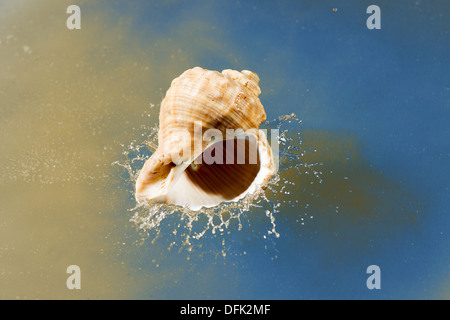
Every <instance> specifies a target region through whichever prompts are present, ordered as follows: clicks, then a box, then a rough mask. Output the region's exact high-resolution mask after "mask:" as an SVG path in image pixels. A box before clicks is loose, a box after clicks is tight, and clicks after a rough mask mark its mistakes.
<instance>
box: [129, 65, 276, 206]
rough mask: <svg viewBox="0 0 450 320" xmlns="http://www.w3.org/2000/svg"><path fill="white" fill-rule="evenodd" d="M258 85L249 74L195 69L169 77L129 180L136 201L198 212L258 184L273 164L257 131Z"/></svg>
mask: <svg viewBox="0 0 450 320" xmlns="http://www.w3.org/2000/svg"><path fill="white" fill-rule="evenodd" d="M258 83H259V77H258V76H257V75H256V74H255V73H253V72H251V71H247V70H244V71H242V72H238V71H235V70H223V71H222V73H220V72H217V71H210V70H205V69H202V68H200V67H195V68H193V69H189V70H187V71H185V72H184V73H183V74H181V76H179V77H178V78H176V79H174V80H173V81H172V83H171V86H170V88H169V89H168V91H167V93H166V96H165V97H164V99H163V101H162V102H161V109H160V115H159V123H160V126H159V131H158V148H157V150H156V151H155V152H154V154H153V155H152V156H151V157H150V159H148V160H147V161H146V163H145V164H144V167H143V168H142V170H141V171H140V173H139V177H138V179H137V182H136V199H137V201H138V202H141V201H149V200H156V201H163V202H166V203H171V204H177V205H181V206H189V207H190V208H191V209H192V210H198V209H200V208H201V207H211V206H215V205H217V204H219V203H221V202H224V201H237V200H239V199H241V198H243V197H244V196H245V195H246V194H248V193H251V192H255V191H256V190H257V188H258V187H261V186H263V185H264V184H265V183H266V182H267V180H268V179H269V178H270V176H272V175H273V173H274V171H275V165H274V159H273V155H272V151H271V148H270V146H269V144H268V142H267V138H266V135H265V134H264V132H263V131H262V130H259V126H260V125H261V123H262V122H263V121H265V119H266V113H265V111H264V107H263V105H262V104H261V102H260V100H259V98H258V96H259V95H260V93H261V90H260V88H259V85H258ZM205 137H209V138H205ZM221 159H222V161H220V160H221Z"/></svg>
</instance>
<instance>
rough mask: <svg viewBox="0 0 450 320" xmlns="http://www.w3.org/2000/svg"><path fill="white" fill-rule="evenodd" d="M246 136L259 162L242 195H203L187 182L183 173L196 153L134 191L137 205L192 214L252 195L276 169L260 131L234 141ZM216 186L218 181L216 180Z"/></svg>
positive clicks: (205, 193) (199, 189)
mask: <svg viewBox="0 0 450 320" xmlns="http://www.w3.org/2000/svg"><path fill="white" fill-rule="evenodd" d="M246 137H253V139H254V141H255V144H256V147H257V151H258V156H259V159H260V166H259V171H258V173H257V175H256V177H255V178H254V179H253V181H252V182H251V184H250V185H249V186H248V187H247V188H246V189H245V191H244V192H242V193H240V194H238V195H237V196H235V197H234V198H232V199H226V198H224V197H223V196H221V195H220V194H210V193H207V192H205V191H204V190H202V189H201V188H200V187H198V186H196V185H195V184H193V183H192V182H191V181H189V180H188V179H187V177H186V174H185V170H186V169H187V168H188V167H189V166H190V165H191V164H192V163H193V161H194V159H196V158H197V157H198V156H199V154H197V155H196V156H195V157H193V158H192V160H190V161H186V162H183V163H181V164H179V165H177V166H174V167H173V168H172V169H171V170H170V173H169V174H168V175H167V177H166V178H165V179H163V180H160V181H158V182H156V183H154V184H151V185H149V186H148V187H146V188H145V189H144V190H142V191H140V192H136V200H137V202H139V203H141V202H144V201H155V202H163V203H167V204H174V205H179V206H182V207H187V208H189V209H190V210H192V211H199V210H201V209H202V208H211V207H215V206H217V205H219V204H221V203H224V202H237V201H239V200H241V199H243V198H245V197H246V196H247V195H249V194H254V193H256V192H257V191H259V190H260V189H261V188H264V186H265V185H266V184H267V183H268V181H269V180H270V178H271V177H272V176H273V175H274V173H275V171H276V167H275V163H274V158H273V154H272V149H271V147H270V146H269V144H268V141H267V138H266V135H265V133H264V132H263V131H262V130H258V134H257V135H255V134H253V133H245V134H243V135H240V136H236V137H235V138H236V139H245V138H246ZM217 142H218V141H214V142H213V143H211V144H210V145H212V144H214V143H217ZM210 145H209V146H210ZM209 146H208V147H209ZM208 147H206V148H205V150H206V149H208ZM203 152H204V151H202V153H203ZM224 165H226V164H224ZM217 183H221V182H220V181H217Z"/></svg>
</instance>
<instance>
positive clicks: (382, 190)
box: [108, 1, 450, 299]
mask: <svg viewBox="0 0 450 320" xmlns="http://www.w3.org/2000/svg"><path fill="white" fill-rule="evenodd" d="M371 4H377V5H379V7H380V8H381V29H380V30H369V29H368V28H367V27H366V20H367V18H368V17H369V14H367V13H366V8H367V7H368V6H369V5H371ZM108 5H111V10H113V12H115V13H116V14H117V17H118V19H119V18H120V17H126V18H128V19H130V21H131V22H130V23H131V26H132V29H133V30H134V35H135V36H136V37H138V38H139V39H140V41H142V42H146V41H147V42H152V41H153V39H152V38H151V36H148V35H149V34H150V35H152V34H158V37H160V38H174V39H176V41H178V42H177V44H176V45H174V48H177V49H181V52H189V53H193V57H194V61H192V62H189V63H188V62H187V63H186V65H185V66H183V68H185V69H187V68H189V67H193V66H194V65H191V64H192V63H193V64H195V65H199V66H202V67H204V68H208V69H213V70H222V69H226V68H231V69H237V70H242V69H248V70H252V71H254V72H256V73H258V75H259V77H260V79H261V82H260V86H261V89H262V94H261V97H260V98H261V101H262V103H263V105H264V106H265V108H266V112H267V116H268V119H275V118H277V117H278V116H280V115H285V114H290V113H295V114H296V115H297V117H298V118H299V119H301V120H302V125H301V126H299V127H297V128H295V127H294V128H293V129H290V130H292V131H294V132H301V133H302V132H303V133H304V136H303V140H302V141H303V143H304V144H305V145H306V144H308V145H312V146H313V147H314V146H316V147H318V148H319V149H320V150H319V151H318V153H319V156H318V157H319V159H318V160H320V162H322V163H323V171H324V173H323V183H322V184H314V185H313V186H312V187H309V188H310V189H308V188H306V189H305V188H304V186H301V187H300V186H299V187H298V188H296V189H294V190H293V191H292V193H291V195H290V196H289V199H290V200H298V201H299V202H300V203H301V205H298V206H294V207H290V206H288V205H283V206H281V208H280V212H278V213H277V214H276V231H277V233H278V234H279V237H275V236H273V235H270V234H269V235H268V234H267V232H266V231H267V230H270V228H271V226H270V225H269V224H268V222H267V220H266V219H262V218H258V217H255V216H252V213H251V212H249V213H248V214H247V216H246V218H243V221H242V224H243V227H242V229H241V230H237V229H238V228H237V227H236V226H235V225H234V226H233V225H232V226H230V227H229V230H228V231H225V232H223V233H222V234H221V236H214V235H211V234H209V233H208V234H207V235H205V236H204V237H203V238H202V239H200V240H199V242H196V246H197V245H199V244H201V248H198V246H197V247H196V248H194V250H193V252H191V254H190V255H189V260H187V259H186V257H185V256H184V255H183V254H181V253H177V249H173V250H170V251H168V250H166V249H161V251H160V252H159V251H157V252H158V253H157V254H156V258H155V249H154V248H153V247H152V244H151V243H144V245H142V246H141V247H139V248H138V249H136V250H137V252H136V251H134V253H133V254H130V256H129V257H127V258H128V259H131V260H132V262H131V263H130V264H131V265H132V266H133V268H135V269H139V270H141V271H140V273H138V275H135V277H137V276H139V275H141V276H143V277H144V276H145V277H151V275H152V272H154V270H155V269H154V268H155V263H152V260H154V259H156V260H157V261H160V262H159V266H158V268H159V270H161V269H163V268H165V269H166V270H168V271H167V272H168V274H169V275H170V274H171V272H172V271H170V270H173V274H172V277H170V276H168V278H170V283H169V280H167V281H168V283H164V282H163V284H161V285H160V286H159V287H158V288H156V289H155V288H141V290H140V291H139V292H137V293H134V294H133V295H132V297H138V298H163V299H179V298H185V299H190V298H194V299H205V298H212V299H233V298H242V299H247V298H250V299H341V298H344V299H422V298H438V299H443V298H446V299H448V298H449V297H450V290H449V286H450V275H449V271H450V268H449V267H450V250H449V245H450V241H449V227H450V220H449V214H448V208H449V207H450V193H449V179H450V166H449V163H450V161H449V160H450V131H449V125H448V121H449V120H450V74H449V70H450V34H449V32H450V19H449V18H448V15H446V13H448V12H450V4H449V3H447V2H444V1H440V2H426V1H408V2H401V1H389V2H388V1H378V2H377V3H374V2H373V1H339V2H336V1H316V2H313V1H276V2H275V1H242V2H240V1H220V2H219V1H214V2H211V1H183V2H182V1H174V2H169V3H164V4H163V3H147V2H144V1H127V2H126V3H124V2H120V4H108ZM333 8H336V9H337V10H336V11H333ZM205 37H206V39H205ZM154 50H156V51H157V50H158V48H155V49H154ZM149 54H150V53H149ZM152 54H162V55H166V54H167V55H170V54H176V55H177V57H179V56H180V55H181V56H182V53H181V54H180V53H177V51H175V49H174V52H157V53H152ZM183 71H184V70H183V69H182V68H180V70H172V69H171V70H170V71H168V74H165V75H164V77H166V78H167V79H172V78H174V77H176V76H178V75H179V74H181V72H183ZM164 90H166V88H164ZM155 103H156V102H155ZM324 136H326V138H323V137H324ZM318 137H322V138H318ZM321 139H322V140H321ZM327 148H328V149H330V150H331V153H329V152H328V151H327V150H328V149H327ZM321 151H322V152H321ZM330 154H333V155H334V158H333V159H330V158H327V156H329V155H330ZM325 171H326V172H325ZM329 171H333V173H329ZM327 173H328V174H327ZM341 178H343V179H341ZM346 178H347V179H346ZM287 179H288V180H289V179H290V180H295V181H296V182H297V185H298V184H299V182H301V181H302V179H303V177H301V176H292V174H291V176H287ZM308 181H309V180H308ZM348 181H349V183H350V185H349V186H347V185H346V183H347V182H348ZM327 183H328V184H327ZM126 187H129V185H128V186H126V185H125V184H124V188H126ZM347 187H348V188H349V190H351V189H352V188H354V189H353V190H351V191H352V192H353V193H355V192H358V195H355V196H352V195H349V194H348V193H345V192H347V191H349V190H346V189H345V188H347ZM312 193H313V194H314V195H311V194H312ZM128 205H129V206H132V201H131V200H130V204H128ZM305 213H306V214H305ZM301 218H304V220H301ZM171 219H173V220H174V221H175V220H176V216H174V217H172V218H171ZM302 221H303V222H304V223H302ZM172 229H173V228H172ZM172 229H167V230H172ZM163 231H164V229H163ZM158 241H159V243H161V242H162V243H163V244H162V245H161V247H163V248H165V247H164V241H167V244H169V243H170V240H164V235H162V236H160V238H159V240H158ZM223 241H224V243H225V244H223ZM222 246H225V247H226V251H227V255H226V257H225V258H223V257H222V256H221V255H220V254H219V256H218V257H217V255H215V254H214V253H211V252H220V251H221V250H222ZM122 254H123V253H122ZM124 255H125V256H126V254H124ZM370 265H378V266H379V267H380V269H381V289H380V290H369V289H368V288H367V287H366V279H367V278H368V276H369V275H368V274H366V269H367V267H368V266H370ZM174 274H175V275H174Z"/></svg>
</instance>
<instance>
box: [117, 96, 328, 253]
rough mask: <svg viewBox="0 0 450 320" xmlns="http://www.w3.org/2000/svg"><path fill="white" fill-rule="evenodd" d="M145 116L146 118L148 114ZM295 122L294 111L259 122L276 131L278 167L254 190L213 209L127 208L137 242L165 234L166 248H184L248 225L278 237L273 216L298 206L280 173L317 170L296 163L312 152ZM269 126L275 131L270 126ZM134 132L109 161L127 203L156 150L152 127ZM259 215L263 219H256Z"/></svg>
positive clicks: (286, 176) (154, 205)
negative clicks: (304, 146) (133, 137)
mask: <svg viewBox="0 0 450 320" xmlns="http://www.w3.org/2000/svg"><path fill="white" fill-rule="evenodd" d="M152 107H154V105H152ZM144 116H145V115H144ZM146 116H149V117H150V114H146ZM301 125H302V121H301V120H299V119H298V118H297V116H296V115H295V114H290V115H283V116H280V117H278V118H277V119H274V120H271V121H266V122H264V123H263V124H262V125H261V129H267V132H275V131H276V132H278V133H279V136H278V139H275V140H278V143H279V145H278V148H279V153H278V154H279V159H278V160H279V168H278V172H277V173H276V174H275V175H273V176H272V178H271V179H270V181H269V182H268V184H267V185H266V187H265V188H264V189H260V190H258V191H257V192H256V193H254V194H248V195H247V196H246V197H245V198H243V199H241V200H239V201H237V202H224V203H221V204H220V205H218V206H215V207H213V208H202V209H201V210H199V211H192V210H190V209H189V208H185V207H180V206H176V205H168V204H162V203H154V202H152V203H145V202H144V203H140V204H137V205H136V206H134V207H133V208H131V209H129V210H128V211H129V212H130V214H131V215H132V216H131V218H130V221H131V222H132V223H134V224H135V225H136V227H137V230H138V231H139V232H140V233H141V235H142V239H141V243H145V242H146V241H150V242H151V243H154V242H155V241H156V240H157V239H161V238H163V237H165V238H167V239H165V241H167V242H168V246H169V249H171V248H173V247H179V248H180V250H181V249H183V248H186V249H187V250H188V251H190V250H192V248H193V247H194V245H195V243H194V242H195V241H199V240H200V239H205V238H207V237H216V236H218V235H225V234H227V233H230V232H233V231H241V230H243V229H245V228H252V227H253V228H258V230H255V229H252V233H253V234H257V235H259V236H261V237H262V238H264V239H268V238H279V237H280V233H279V232H278V231H277V228H276V227H277V223H276V217H277V215H278V213H279V212H280V210H281V207H282V206H283V205H285V204H287V205H289V206H290V207H294V206H300V205H301V204H300V203H299V200H298V199H297V198H296V195H295V194H294V193H293V192H292V191H291V188H292V187H295V181H293V180H290V179H289V174H285V173H287V172H288V171H290V170H292V169H295V170H296V171H297V172H298V173H300V174H303V173H307V174H308V173H311V174H312V175H314V176H315V177H316V179H317V180H318V181H319V183H321V178H320V171H318V170H316V167H317V166H320V165H321V164H320V163H305V162H303V161H302V157H303V156H304V155H305V153H306V152H314V150H311V149H308V150H302V141H301V130H300V129H301ZM274 128H276V129H278V130H275V131H271V130H270V129H274ZM136 130H138V131H139V133H138V135H140V136H141V138H142V140H134V141H132V142H131V143H130V144H129V145H121V147H122V148H123V151H122V159H121V160H117V161H115V162H113V165H115V166H119V167H121V168H122V173H123V174H122V177H121V179H122V183H123V184H125V185H126V187H127V189H128V190H129V192H130V198H131V199H132V201H134V184H135V182H136V179H137V177H138V175H139V170H140V169H141V168H142V166H143V164H144V163H145V161H146V160H147V159H148V158H149V157H150V156H151V154H152V153H153V152H154V151H155V150H156V148H157V135H158V126H157V125H153V126H147V125H142V126H141V127H140V128H137V129H136ZM268 138H269V137H268ZM268 140H270V139H268ZM134 203H136V202H135V201H134ZM302 209H304V207H303V208H302ZM255 217H257V218H255ZM261 218H263V219H264V220H265V221H263V222H262V223H261ZM255 219H257V220H258V221H257V222H255V226H253V225H252V222H253V221H255ZM261 228H263V229H261ZM168 237H171V240H168ZM222 247H223V248H225V247H226V246H225V238H223V239H222ZM221 254H222V255H223V256H224V257H225V256H226V250H225V249H223V250H222V251H221Z"/></svg>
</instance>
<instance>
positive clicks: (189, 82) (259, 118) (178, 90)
mask: <svg viewBox="0 0 450 320" xmlns="http://www.w3.org/2000/svg"><path fill="white" fill-rule="evenodd" d="M258 82H259V77H258V76H257V75H256V74H255V73H253V72H251V71H246V70H245V71H242V72H238V71H234V70H224V71H222V73H220V72H217V71H210V70H205V69H202V68H200V67H195V68H193V69H189V70H187V71H185V72H184V73H183V74H181V75H180V76H179V77H178V78H176V79H174V80H173V81H172V84H171V86H170V88H169V89H168V90H167V93H166V96H165V97H164V99H163V101H162V103H161V110H160V115H159V121H160V129H159V132H158V144H159V146H160V147H161V148H162V150H165V151H168V150H171V152H173V151H174V150H177V149H181V148H182V147H184V145H182V144H186V143H187V142H186V141H184V140H182V139H180V137H181V136H182V132H186V131H187V132H189V134H190V136H191V137H194V123H195V122H196V121H197V122H201V125H202V132H204V131H205V130H207V129H217V130H219V131H221V132H222V134H223V135H224V136H225V133H226V129H235V130H236V129H243V130H244V131H245V130H248V129H251V128H259V126H260V124H261V123H262V122H263V121H264V120H265V119H266V113H265V111H264V107H263V106H262V104H261V102H260V100H259V98H258V96H259V94H260V93H261V90H260V88H259V86H258Z"/></svg>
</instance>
